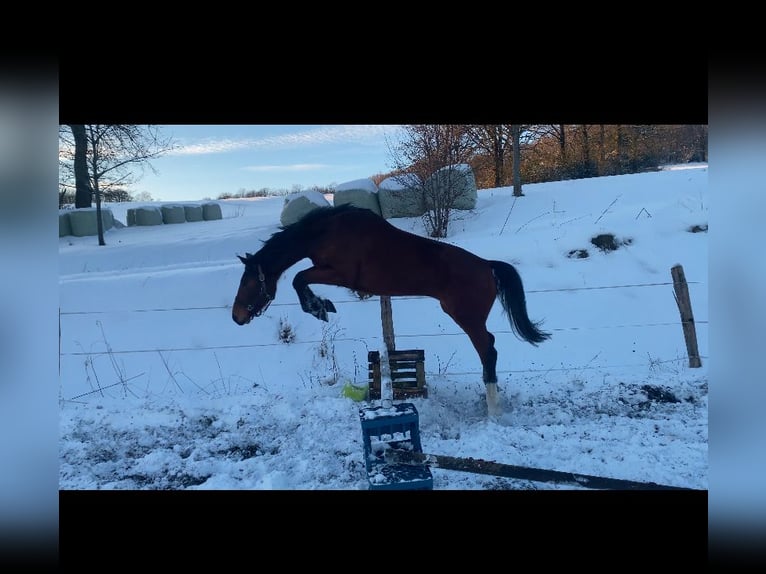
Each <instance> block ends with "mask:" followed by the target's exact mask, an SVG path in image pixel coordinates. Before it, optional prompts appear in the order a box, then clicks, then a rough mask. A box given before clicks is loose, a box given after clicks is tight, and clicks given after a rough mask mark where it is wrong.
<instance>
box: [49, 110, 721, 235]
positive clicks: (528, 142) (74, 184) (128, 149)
mask: <svg viewBox="0 0 766 574" xmlns="http://www.w3.org/2000/svg"><path fill="white" fill-rule="evenodd" d="M402 129H403V137H402V138H400V139H399V140H398V141H397V142H395V143H390V142H389V146H388V148H389V160H390V162H389V167H390V168H391V170H390V171H389V172H387V173H378V174H373V175H371V176H370V179H372V181H374V182H375V183H376V184H377V185H379V184H380V182H381V181H383V180H384V179H386V178H389V177H394V178H399V179H401V180H402V182H405V181H406V183H407V185H408V187H414V188H415V189H416V190H419V191H420V193H421V194H423V197H424V201H426V198H425V196H426V195H427V194H428V195H429V197H428V200H427V203H428V205H429V206H430V207H429V210H428V211H427V212H426V215H425V216H424V218H425V220H426V221H425V222H426V226H427V229H428V230H429V232H430V233H431V235H432V236H434V237H445V236H446V234H447V229H448V225H449V217H450V213H451V210H452V204H453V203H454V200H455V193H454V190H451V189H449V185H447V186H446V187H444V186H442V187H441V188H439V189H430V188H429V187H428V185H427V181H428V177H429V176H430V175H431V174H433V173H435V172H436V171H438V170H443V169H447V170H448V171H449V170H450V169H451V166H457V165H460V164H467V165H469V166H470V167H471V169H472V171H473V173H474V176H475V178H476V186H477V188H478V189H486V188H493V187H505V186H513V194H514V195H515V196H518V197H521V196H523V190H522V185H523V184H528V183H541V182H546V181H556V180H562V179H579V178H586V177H599V176H606V175H620V174H626V173H637V172H642V171H648V170H654V169H657V168H658V166H660V165H662V164H671V163H689V162H706V161H707V159H708V156H707V145H708V127H707V125H586V124H583V125H574V124H566V125H565V124H550V125H523V124H501V125H468V124H458V125H449V124H429V125H405V126H402ZM174 147H175V143H174V141H173V139H172V137H165V136H163V135H162V132H161V130H160V129H159V128H158V127H157V126H153V125H146V126H139V125H78V124H66V125H61V126H59V205H60V206H61V205H62V204H63V203H71V200H72V199H73V200H74V204H75V207H78V208H80V207H91V206H92V204H93V202H94V201H95V203H96V209H97V210H100V207H101V201H102V199H104V200H108V201H130V200H135V199H136V198H134V197H132V196H131V195H130V194H129V193H127V192H126V191H125V189H124V187H125V186H127V185H129V184H131V183H133V182H135V181H136V180H137V179H138V178H140V175H141V173H142V171H143V169H144V168H147V167H148V168H149V169H153V167H152V165H151V160H152V159H154V158H157V157H159V156H160V155H162V154H164V153H167V152H169V151H171V150H172V149H174ZM446 180H447V181H448V182H449V181H450V180H451V178H450V177H449V173H448V176H447V178H446ZM413 182H414V185H413ZM297 187H299V186H297ZM334 187H335V186H334V184H330V185H328V186H325V187H320V186H314V188H312V189H316V190H317V191H321V192H323V193H332V192H333V190H334ZM301 189H302V188H301ZM293 191H296V186H293ZM284 193H287V190H269V189H268V188H261V189H259V190H257V191H256V190H251V191H246V190H243V189H240V190H239V192H237V193H233V194H222V195H221V196H219V199H226V198H234V197H261V196H265V195H281V194H284ZM143 199H151V198H150V197H148V196H147V195H146V194H145V195H144V196H143ZM97 220H98V223H99V244H100V245H103V244H104V243H103V231H102V230H101V217H100V215H99V216H98V217H97Z"/></svg>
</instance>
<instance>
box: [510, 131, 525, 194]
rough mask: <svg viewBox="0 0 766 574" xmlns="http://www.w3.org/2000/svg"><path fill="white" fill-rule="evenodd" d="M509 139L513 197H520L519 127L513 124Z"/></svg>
mask: <svg viewBox="0 0 766 574" xmlns="http://www.w3.org/2000/svg"><path fill="white" fill-rule="evenodd" d="M511 137H512V138H513V195H514V196H515V197H521V196H522V195H524V194H523V193H522V191H521V126H520V125H518V124H513V125H512V126H511Z"/></svg>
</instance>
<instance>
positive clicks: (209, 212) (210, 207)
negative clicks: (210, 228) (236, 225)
mask: <svg viewBox="0 0 766 574" xmlns="http://www.w3.org/2000/svg"><path fill="white" fill-rule="evenodd" d="M202 219H204V220H205V221H211V220H213V219H223V215H222V214H221V206H220V205H218V204H217V203H214V202H212V201H211V202H208V203H203V204H202Z"/></svg>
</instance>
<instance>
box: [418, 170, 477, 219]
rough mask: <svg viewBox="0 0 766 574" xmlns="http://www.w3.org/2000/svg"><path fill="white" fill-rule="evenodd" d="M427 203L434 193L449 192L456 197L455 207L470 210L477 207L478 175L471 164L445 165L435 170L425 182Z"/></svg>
mask: <svg viewBox="0 0 766 574" xmlns="http://www.w3.org/2000/svg"><path fill="white" fill-rule="evenodd" d="M425 188H426V194H425V195H426V205H427V206H428V205H429V204H431V203H432V202H431V201H430V200H429V198H430V197H432V194H436V195H437V196H438V195H439V194H447V195H448V196H449V197H454V198H455V199H454V202H453V204H452V208H453V209H460V210H469V209H474V208H475V207H476V200H477V198H478V194H477V190H476V177H475V176H474V174H473V170H472V169H471V166H470V165H468V164H466V163H461V164H457V165H451V166H447V167H443V168H442V169H440V170H437V171H435V172H434V173H433V174H432V175H431V177H429V178H428V180H427V181H426V183H425Z"/></svg>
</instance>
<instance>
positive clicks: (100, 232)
mask: <svg viewBox="0 0 766 574" xmlns="http://www.w3.org/2000/svg"><path fill="white" fill-rule="evenodd" d="M94 191H95V196H96V225H97V226H98V244H99V245H106V241H104V222H103V221H102V220H101V194H100V193H99V191H98V180H96V189H95V190H94Z"/></svg>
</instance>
